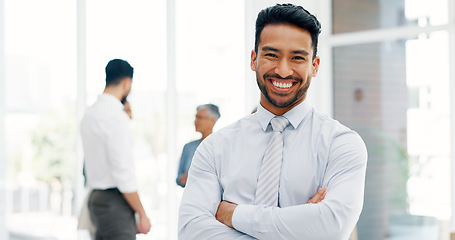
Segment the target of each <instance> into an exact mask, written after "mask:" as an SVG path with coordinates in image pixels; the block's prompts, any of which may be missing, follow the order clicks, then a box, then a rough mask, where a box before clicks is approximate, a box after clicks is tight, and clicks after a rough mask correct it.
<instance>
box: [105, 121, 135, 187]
mask: <svg viewBox="0 0 455 240" xmlns="http://www.w3.org/2000/svg"><path fill="white" fill-rule="evenodd" d="M111 124H113V125H115V126H111V127H110V128H109V129H110V130H109V132H108V134H107V139H106V148H107V154H108V159H109V164H110V170H111V174H112V177H113V178H114V180H115V182H116V186H117V188H118V189H119V191H120V192H122V193H132V192H137V182H136V175H135V173H134V170H135V169H134V159H133V150H132V136H131V129H130V128H129V120H128V119H126V118H125V119H121V121H115V122H114V121H112V123H111Z"/></svg>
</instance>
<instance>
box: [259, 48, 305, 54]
mask: <svg viewBox="0 0 455 240" xmlns="http://www.w3.org/2000/svg"><path fill="white" fill-rule="evenodd" d="M262 51H272V52H280V50H278V49H276V48H273V47H268V46H264V47H262ZM292 53H293V54H302V55H305V56H308V55H310V53H309V52H307V51H305V50H294V51H292Z"/></svg>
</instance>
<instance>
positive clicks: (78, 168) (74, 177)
mask: <svg viewBox="0 0 455 240" xmlns="http://www.w3.org/2000/svg"><path fill="white" fill-rule="evenodd" d="M280 2H282V1H280ZM287 2H292V3H295V4H300V5H303V6H304V7H305V8H307V9H308V10H309V11H310V12H312V13H314V14H315V15H316V16H317V17H318V19H319V20H320V22H321V24H322V33H321V36H320V39H319V56H320V57H321V64H320V71H319V74H318V76H317V77H316V78H314V79H313V80H312V85H311V87H310V89H309V96H308V98H307V101H309V102H310V103H311V104H312V105H313V106H315V107H316V108H317V109H318V110H319V111H321V112H324V113H326V114H328V115H330V116H333V117H334V118H335V119H337V120H339V121H340V122H341V123H343V124H345V125H346V126H348V127H350V128H352V129H353V130H355V131H357V132H359V134H360V135H361V136H362V137H363V139H364V141H365V143H366V145H367V148H368V152H369V161H368V167H367V175H366V186H365V203H364V209H363V212H362V215H361V217H360V220H359V222H358V224H357V233H358V239H359V240H382V239H389V240H398V239H400V240H404V239H409V240H410V239H412V240H420V239H421V240H449V239H450V232H451V231H452V232H453V231H454V230H455V219H454V217H455V216H454V215H455V197H454V196H455V193H454V192H455V191H453V189H454V187H455V155H454V154H455V152H454V151H455V118H454V117H453V115H452V113H453V112H455V95H454V94H451V93H454V92H455V67H454V66H455V0H305V1H304V0H301V1H297V0H294V1H287ZM275 3H276V1H272V0H154V1H147V0H128V1H126V0H96V1H88V0H0V239H5V240H19V239H41V240H45V239H46V240H50V239H55V240H57V239H58V240H86V239H89V236H88V233H87V232H86V231H83V230H77V228H76V226H77V217H78V214H79V210H80V208H81V204H82V200H83V198H84V197H85V194H86V189H85V187H84V178H83V175H82V165H83V152H82V147H81V140H80V135H79V122H80V120H81V117H82V115H83V113H84V111H85V109H86V107H87V106H89V105H91V104H93V103H94V102H95V100H96V99H97V96H98V95H99V94H100V93H101V92H102V90H103V88H104V84H105V82H104V78H105V75H104V67H105V66H106V64H107V62H108V61H109V60H110V59H113V58H122V59H125V60H127V61H129V62H130V63H131V65H132V66H133V67H134V70H135V75H134V81H133V87H132V91H131V94H130V96H129V97H128V99H129V101H130V103H131V106H132V111H133V120H132V121H131V127H132V130H133V133H134V156H135V164H136V168H137V177H138V183H139V185H140V186H139V194H140V197H141V199H142V201H143V203H144V205H145V206H144V207H145V208H146V211H147V212H148V215H149V217H150V218H151V221H152V230H151V232H150V233H149V234H147V235H138V239H156V240H175V239H177V213H178V206H179V201H180V198H181V194H182V192H183V189H181V188H180V187H178V186H177V185H176V184H175V177H176V174H177V164H178V160H179V157H180V153H181V150H182V148H183V145H184V144H185V143H186V142H188V141H189V140H194V139H197V138H198V135H197V133H195V131H194V125H193V121H194V115H195V108H196V106H198V105H200V104H204V103H209V102H210V103H214V104H217V105H218V106H219V107H220V111H221V115H222V117H221V119H220V120H219V121H218V123H217V125H216V126H215V131H216V130H217V129H220V128H222V127H224V126H227V125H229V124H230V123H232V122H234V121H236V120H237V119H239V118H241V117H243V116H245V115H247V114H250V113H251V111H252V110H253V109H254V108H255V107H256V106H257V104H258V103H259V101H258V100H259V91H258V89H257V85H256V80H255V74H254V72H252V71H251V70H250V68H249V61H250V53H251V50H252V49H253V45H254V21H255V18H256V16H257V13H258V12H259V11H260V10H261V9H263V8H265V7H267V6H271V5H274V4H275ZM453 239H455V238H453Z"/></svg>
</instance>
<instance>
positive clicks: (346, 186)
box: [179, 138, 367, 240]
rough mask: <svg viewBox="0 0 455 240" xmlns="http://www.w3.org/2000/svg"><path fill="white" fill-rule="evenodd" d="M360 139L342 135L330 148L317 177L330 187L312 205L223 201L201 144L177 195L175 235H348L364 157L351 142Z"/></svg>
mask: <svg viewBox="0 0 455 240" xmlns="http://www.w3.org/2000/svg"><path fill="white" fill-rule="evenodd" d="M348 140H349V141H348ZM359 140H360V138H358V139H357V138H351V139H347V140H346V141H343V143H342V144H344V143H349V144H348V146H340V145H341V144H340V145H337V146H335V147H336V149H334V150H333V151H332V152H331V153H332V156H331V159H330V161H329V163H328V164H327V168H326V169H325V175H324V179H323V180H322V183H323V184H324V185H326V186H328V189H329V190H328V192H327V189H324V188H323V189H320V190H319V191H318V193H316V194H315V195H314V196H313V198H312V199H311V200H310V202H311V203H317V204H308V203H306V204H300V205H294V206H287V207H266V206H257V205H251V204H245V203H239V202H235V203H232V202H227V201H223V200H225V199H224V190H223V187H222V186H221V183H220V180H219V179H218V177H219V176H218V171H217V169H216V167H217V166H216V164H215V161H214V159H213V157H212V156H210V155H209V154H210V153H211V151H209V149H206V148H207V146H205V145H206V144H203V145H202V149H201V150H202V151H199V150H198V151H196V155H195V157H194V159H193V163H192V166H191V168H190V172H189V179H188V185H187V188H186V190H185V192H184V195H183V198H182V202H181V206H180V212H179V215H180V216H179V239H182V240H185V239H261V240H263V239H312V240H340V239H348V237H349V235H350V233H351V231H352V229H353V228H354V226H355V224H356V222H357V220H358V217H359V215H360V212H361V209H362V205H363V188H364V179H365V169H366V156H367V155H366V150H365V149H364V145H363V142H361V143H360V142H357V143H356V144H351V143H352V142H356V141H359ZM360 144H362V145H360ZM362 147H363V148H362ZM200 148H201V146H200ZM321 191H322V192H321ZM246 202H249V201H246ZM237 204H238V205H237Z"/></svg>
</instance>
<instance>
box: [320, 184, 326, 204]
mask: <svg viewBox="0 0 455 240" xmlns="http://www.w3.org/2000/svg"><path fill="white" fill-rule="evenodd" d="M322 191H323V193H322V194H321V196H320V197H319V199H318V202H321V201H322V200H324V199H325V195H326V194H327V186H325V187H324V188H322Z"/></svg>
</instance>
